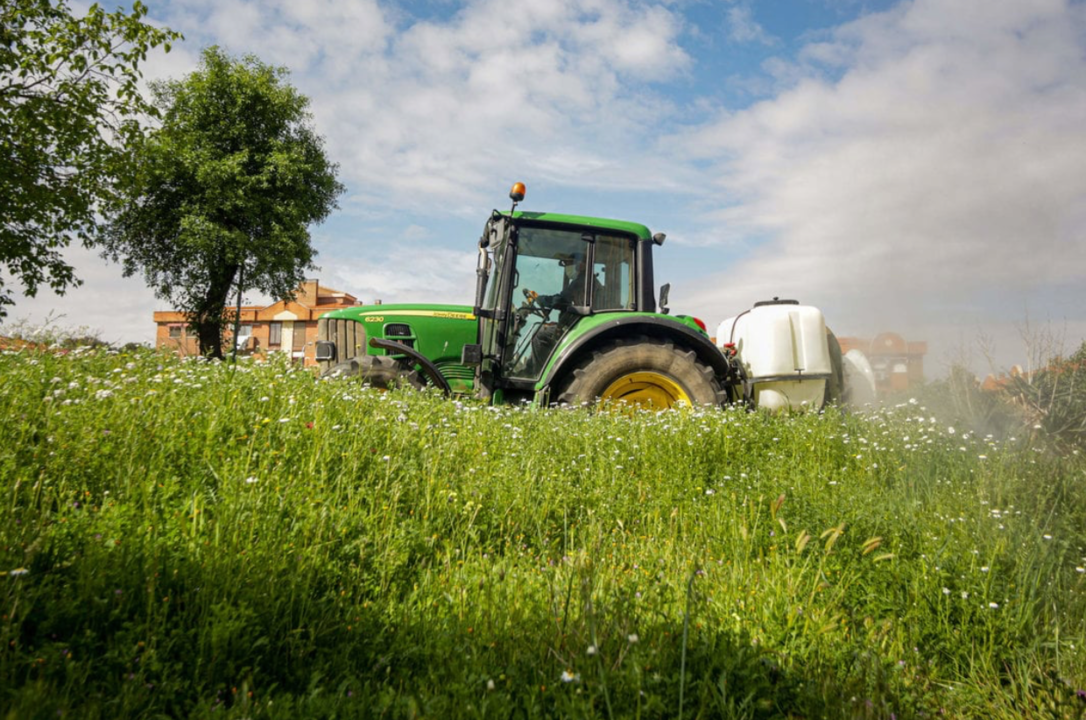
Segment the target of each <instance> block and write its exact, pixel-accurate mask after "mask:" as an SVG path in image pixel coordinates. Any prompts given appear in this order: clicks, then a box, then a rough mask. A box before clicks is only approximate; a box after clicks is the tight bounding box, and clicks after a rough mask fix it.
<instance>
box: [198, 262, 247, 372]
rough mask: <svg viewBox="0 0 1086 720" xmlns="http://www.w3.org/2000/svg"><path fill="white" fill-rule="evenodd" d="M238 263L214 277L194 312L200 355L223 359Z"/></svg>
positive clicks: (225, 268) (225, 267)
mask: <svg viewBox="0 0 1086 720" xmlns="http://www.w3.org/2000/svg"><path fill="white" fill-rule="evenodd" d="M237 272H238V266H237V265H227V266H224V267H223V268H222V272H221V273H220V274H218V275H217V276H216V277H214V278H212V280H211V283H210V284H209V286H208V289H207V292H206V293H205V295H204V298H203V301H202V302H201V303H200V306H199V307H198V308H197V309H196V312H195V313H193V323H192V324H193V325H194V326H195V328H196V337H197V339H198V340H199V343H200V355H202V356H203V357H205V358H207V359H209V360H211V359H217V360H222V359H223V352H222V330H223V326H224V324H225V323H226V302H227V299H228V298H229V296H230V287H231V286H232V285H233V284H234V276H235V275H237Z"/></svg>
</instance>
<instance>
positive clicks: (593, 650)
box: [588, 645, 597, 655]
mask: <svg viewBox="0 0 1086 720" xmlns="http://www.w3.org/2000/svg"><path fill="white" fill-rule="evenodd" d="M596 652H597V650H596V646H595V645H589V646H588V654H589V655H595V654H596Z"/></svg>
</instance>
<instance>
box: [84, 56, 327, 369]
mask: <svg viewBox="0 0 1086 720" xmlns="http://www.w3.org/2000/svg"><path fill="white" fill-rule="evenodd" d="M286 77H287V71H286V70H285V69H284V68H275V67H270V66H268V65H265V64H263V63H261V62H260V61H259V60H258V59H257V58H255V57H252V56H247V57H245V58H242V59H240V60H238V59H234V58H231V57H230V56H228V55H227V54H226V53H224V52H223V51H222V50H220V49H219V48H217V47H211V48H208V49H206V50H205V51H204V53H203V58H202V61H201V65H200V68H199V69H198V70H197V71H196V72H194V73H192V74H191V75H189V76H188V77H186V78H185V79H183V80H171V81H167V82H160V83H152V86H151V87H152V92H153V95H154V103H155V105H156V107H157V108H158V109H159V110H160V111H161V113H162V124H161V127H159V128H157V129H155V130H153V131H152V132H150V133H149V134H148V135H147V137H146V138H144V139H143V140H141V141H139V142H138V143H137V144H136V150H135V164H134V166H133V172H132V174H131V177H130V179H129V181H128V183H127V184H126V185H125V186H124V193H125V196H126V198H127V203H126V205H125V207H124V209H123V211H122V212H120V213H119V214H118V215H117V217H116V218H115V219H114V220H113V222H112V223H111V225H110V227H109V229H108V232H107V233H106V237H105V247H106V249H107V255H108V256H109V257H112V258H113V259H117V260H121V261H122V262H123V264H124V271H125V274H126V275H132V274H134V273H136V272H142V273H143V275H144V277H145V278H146V279H147V282H148V284H149V285H150V286H151V287H152V289H153V290H154V291H155V293H156V295H157V296H158V297H159V298H162V299H164V300H168V301H169V302H171V303H172V304H173V306H174V307H176V308H178V309H180V310H182V311H184V312H185V313H186V314H187V315H188V317H189V322H190V324H191V325H192V326H193V327H195V328H196V330H197V334H198V337H199V341H200V352H201V354H204V355H207V356H214V357H222V328H223V324H224V319H225V318H226V312H227V303H228V300H229V297H230V295H231V294H232V291H236V290H240V291H242V292H245V291H249V290H258V291H260V292H262V293H265V294H267V295H270V296H272V297H276V298H285V297H292V296H293V292H294V290H295V289H296V288H297V287H298V284H299V283H300V282H301V281H302V279H303V278H304V272H305V271H306V270H307V269H309V268H311V267H313V262H312V261H313V257H314V255H315V252H314V250H313V247H312V245H311V244H310V236H309V229H308V228H309V225H310V224H312V223H319V222H321V221H323V220H324V219H325V218H326V217H327V216H328V214H329V213H330V212H331V211H332V209H333V208H334V207H335V206H336V205H335V200H336V197H337V196H338V195H339V194H340V193H341V192H342V191H343V186H342V185H341V184H340V183H339V182H338V181H337V180H336V171H337V166H336V165H334V164H332V163H330V162H329V160H328V158H327V157H326V156H325V153H324V147H323V141H322V139H321V138H320V137H319V136H318V135H316V133H315V132H314V130H313V129H312V127H311V126H310V124H309V121H310V119H311V118H310V114H309V112H308V106H309V101H308V99H307V98H306V97H305V96H303V95H301V94H299V93H298V92H297V91H296V90H295V89H294V88H293V87H291V86H290V85H289V84H287V82H286Z"/></svg>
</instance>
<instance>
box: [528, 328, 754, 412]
mask: <svg viewBox="0 0 1086 720" xmlns="http://www.w3.org/2000/svg"><path fill="white" fill-rule="evenodd" d="M571 335H576V337H573V338H572V339H570V340H569V341H567V342H565V343H563V344H562V345H560V346H559V349H558V352H557V354H556V355H555V356H554V357H553V358H552V359H551V361H550V363H549V364H548V366H547V369H546V371H545V372H544V374H543V377H542V379H541V380H540V382H539V384H538V385H537V386H536V388H537V394H538V393H543V394H544V395H545V394H546V393H548V392H549V391H550V390H552V389H553V384H554V383H555V382H556V381H559V380H560V379H561V378H562V375H563V373H564V372H565V370H566V368H568V367H571V366H572V365H573V364H575V363H576V361H577V359H578V358H580V357H581V356H582V355H583V354H584V353H587V352H591V351H592V350H593V349H594V348H596V347H598V346H599V345H601V344H603V343H605V342H608V341H611V340H615V339H617V338H622V337H633V336H636V335H647V336H648V337H651V338H660V339H661V340H665V339H666V340H670V341H672V342H673V343H675V344H676V345H677V346H680V347H684V348H689V349H690V350H693V351H694V352H695V353H696V354H697V357H698V360H700V361H701V362H703V363H705V364H706V365H708V366H709V367H710V368H712V369H713V372H714V373H716V375H717V377H718V378H720V380H721V384H722V385H723V386H725V388H727V387H729V386H730V385H733V384H735V381H736V379H737V376H736V370H735V367H734V366H733V365H732V363H731V361H730V360H729V359H728V358H727V357H725V356H724V353H722V352H721V351H720V349H719V348H718V347H717V346H716V345H714V344H713V343H712V341H711V340H709V338H708V337H706V336H705V335H702V334H701V333H699V332H698V331H697V330H694V329H693V328H691V327H689V326H687V325H684V324H683V323H680V322H677V321H676V320H675V319H674V318H668V317H665V316H662V315H661V316H652V315H634V316H622V315H619V316H617V317H615V318H614V319H611V320H607V321H605V322H603V323H600V324H598V325H595V326H593V327H591V328H589V329H587V330H585V331H584V332H582V333H580V334H579V335H578V334H576V330H574V332H573V333H571ZM729 394H731V391H729Z"/></svg>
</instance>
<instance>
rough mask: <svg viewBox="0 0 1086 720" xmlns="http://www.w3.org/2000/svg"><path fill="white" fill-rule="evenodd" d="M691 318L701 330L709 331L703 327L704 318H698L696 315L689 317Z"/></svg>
mask: <svg viewBox="0 0 1086 720" xmlns="http://www.w3.org/2000/svg"><path fill="white" fill-rule="evenodd" d="M691 320H693V321H694V322H695V323H697V325H698V327H699V328H701V331H702V332H709V331H708V330H707V329H706V328H705V321H704V320H702V319H701V318H698V317H691Z"/></svg>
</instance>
